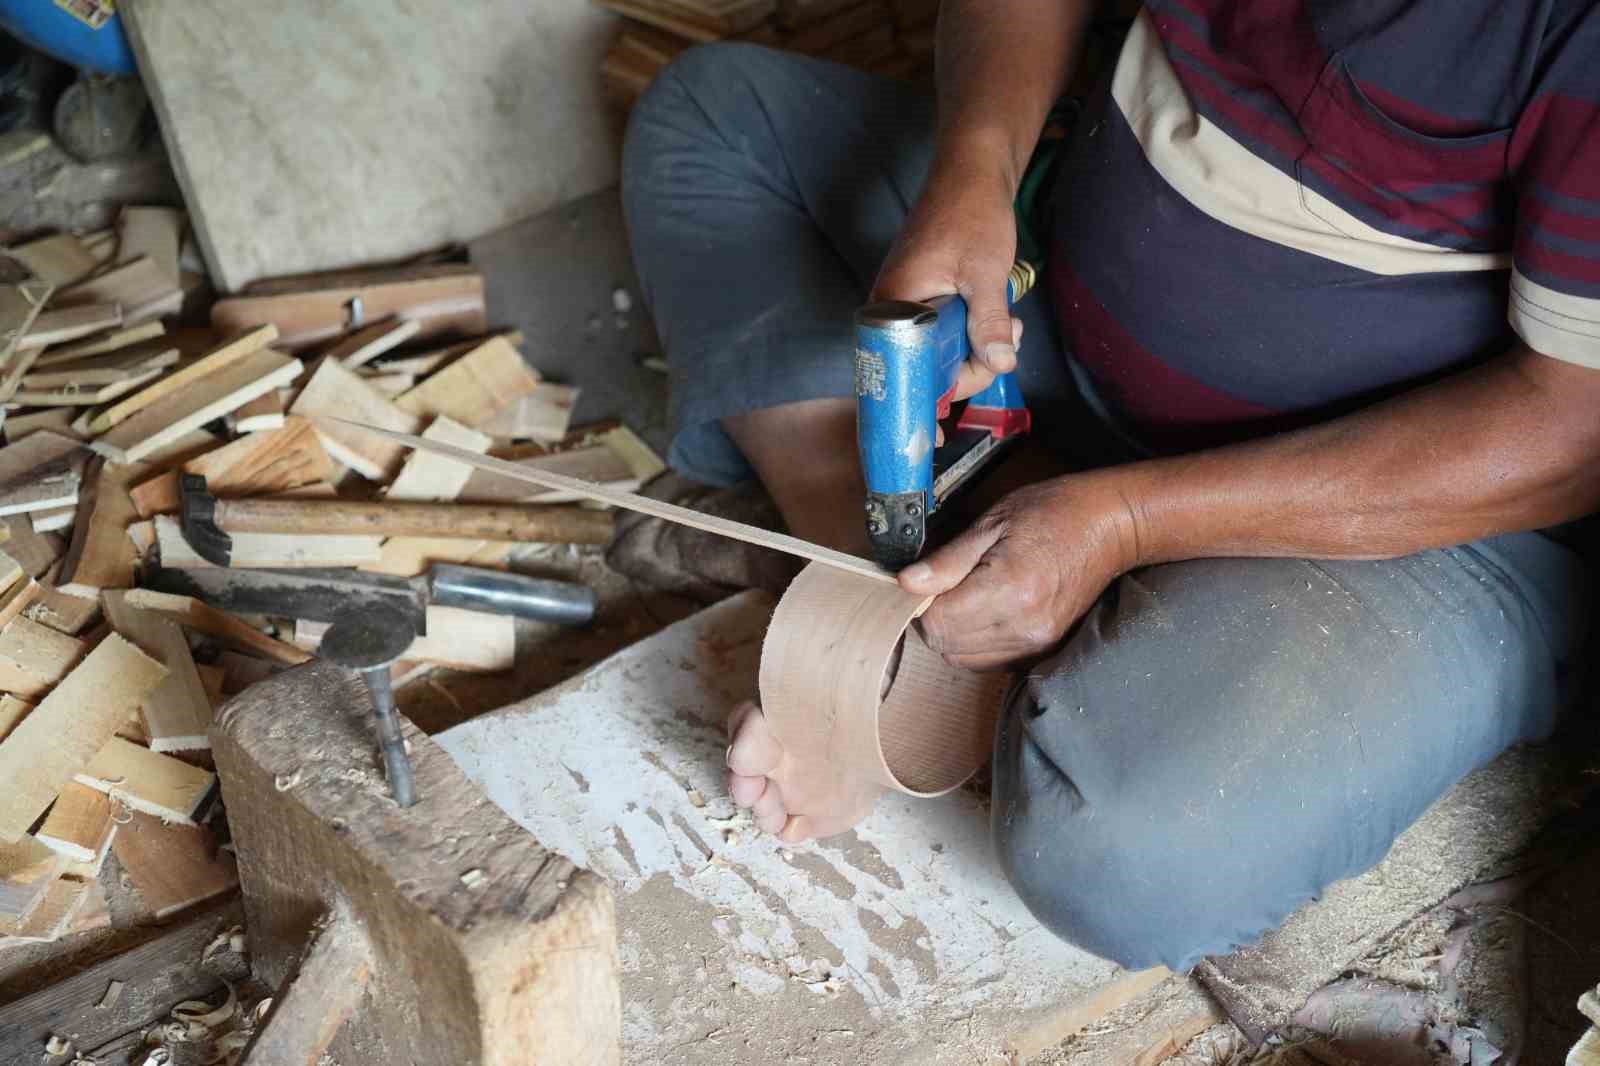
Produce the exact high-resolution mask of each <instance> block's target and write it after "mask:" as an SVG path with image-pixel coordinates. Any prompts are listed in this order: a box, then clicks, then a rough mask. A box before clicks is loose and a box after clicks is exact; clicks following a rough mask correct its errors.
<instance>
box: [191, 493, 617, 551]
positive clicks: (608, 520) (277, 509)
mask: <svg viewBox="0 0 1600 1066" xmlns="http://www.w3.org/2000/svg"><path fill="white" fill-rule="evenodd" d="M612 521H613V518H612V515H611V513H610V512H608V511H596V510H592V509H590V508H586V507H568V506H549V505H546V506H539V505H527V506H502V505H498V504H452V503H411V502H405V503H399V502H397V503H382V502H379V503H363V502H360V501H356V500H338V501H324V500H253V499H246V500H218V501H217V505H216V524H217V526H218V527H219V528H221V529H222V530H223V531H224V532H228V533H306V534H311V533H332V534H345V535H350V534H354V535H371V536H379V537H460V538H462V539H465V540H505V541H536V542H543V543H548V544H604V543H606V542H607V541H609V540H610V539H611V526H612Z"/></svg>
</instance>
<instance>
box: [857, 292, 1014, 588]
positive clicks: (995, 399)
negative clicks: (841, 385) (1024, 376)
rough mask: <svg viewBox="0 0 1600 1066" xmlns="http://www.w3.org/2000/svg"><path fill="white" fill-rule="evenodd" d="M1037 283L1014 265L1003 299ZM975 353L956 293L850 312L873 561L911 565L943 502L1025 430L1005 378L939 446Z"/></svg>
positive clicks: (966, 410) (977, 399)
mask: <svg viewBox="0 0 1600 1066" xmlns="http://www.w3.org/2000/svg"><path fill="white" fill-rule="evenodd" d="M1034 279H1035V272H1034V269H1033V267H1032V266H1030V265H1028V264H1027V263H1022V262H1019V263H1017V264H1016V265H1015V266H1014V267H1013V268H1012V271H1011V275H1010V277H1009V279H1008V282H1007V298H1008V299H1009V300H1010V301H1012V302H1015V301H1016V300H1019V299H1021V298H1022V297H1023V296H1024V295H1025V294H1026V293H1027V292H1028V290H1029V289H1031V288H1032V287H1033V283H1034ZM971 354H972V346H971V343H970V341H969V340H968V338H967V305H966V302H965V301H964V300H962V299H961V297H959V296H941V297H938V298H937V299H934V300H930V301H927V302H925V303H921V302H915V301H908V300H886V301H879V302H877V303H872V304H868V305H867V306H865V307H863V308H861V309H860V310H859V311H857V312H856V353H855V360H856V362H855V371H856V373H855V379H856V380H855V385H856V434H857V441H858V444H859V447H860V451H861V469H862V473H863V475H864V476H865V478H866V484H867V497H866V516H865V517H866V523H867V534H868V537H869V538H870V539H871V542H872V548H873V555H874V557H875V558H876V559H877V561H878V562H879V563H880V564H881V565H883V566H885V567H887V568H889V569H899V568H901V567H903V566H906V565H908V564H909V563H911V562H914V561H915V560H916V559H917V557H918V556H920V555H921V554H922V549H923V546H924V545H925V544H926V543H927V526H928V520H929V518H930V517H931V516H933V515H934V514H935V513H936V512H937V511H938V509H939V507H940V505H941V504H943V503H944V501H945V500H947V499H949V498H950V496H951V495H953V494H954V493H955V492H956V491H957V490H958V489H959V488H960V487H961V486H962V485H963V484H965V483H966V482H967V481H968V480H970V479H971V478H972V476H973V475H974V474H976V473H977V472H978V471H979V470H980V469H982V467H983V466H984V465H985V464H986V463H987V462H989V460H991V459H992V458H993V457H994V456H995V454H996V453H997V452H998V451H999V449H1000V448H1001V447H1002V446H1003V445H1004V444H1006V443H1008V442H1010V441H1012V440H1014V439H1015V438H1017V437H1019V436H1021V435H1022V434H1023V433H1026V432H1027V431H1028V429H1029V428H1030V425H1031V418H1030V415H1029V413H1028V409H1027V407H1026V406H1024V404H1023V399H1022V390H1021V389H1020V388H1019V387H1018V385H1017V382H1016V378H1015V376H1014V375H1013V374H1002V375H1000V376H999V377H997V378H995V380H994V381H993V383H991V384H990V385H989V387H988V388H986V389H984V390H983V391H982V392H980V393H978V394H977V395H976V396H973V397H972V398H971V399H969V400H968V401H967V402H966V404H965V406H964V407H963V408H962V410H961V413H960V416H959V417H958V418H957V419H956V424H955V426H954V427H952V428H951V430H950V431H949V432H948V433H947V434H946V436H945V443H944V445H942V446H937V447H936V445H935V442H936V440H937V439H938V429H939V423H940V421H942V420H943V419H945V418H948V417H949V416H950V413H951V410H952V407H953V405H954V402H955V386H956V382H957V380H958V378H959V376H960V373H961V365H962V363H964V362H965V361H966V359H967V358H968V356H970V355H971Z"/></svg>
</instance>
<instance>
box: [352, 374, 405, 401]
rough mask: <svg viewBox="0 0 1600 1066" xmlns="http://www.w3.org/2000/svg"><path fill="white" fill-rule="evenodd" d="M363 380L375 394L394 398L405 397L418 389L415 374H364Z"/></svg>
mask: <svg viewBox="0 0 1600 1066" xmlns="http://www.w3.org/2000/svg"><path fill="white" fill-rule="evenodd" d="M361 380H362V381H365V382H366V383H367V387H368V388H370V389H372V390H373V391H374V392H378V393H381V394H382V395H384V396H387V397H390V398H393V397H396V396H403V395H405V394H406V393H408V392H410V391H411V390H412V389H414V388H416V385H417V376H416V375H415V374H365V373H364V374H362V375H361Z"/></svg>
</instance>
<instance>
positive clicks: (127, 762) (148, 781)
mask: <svg viewBox="0 0 1600 1066" xmlns="http://www.w3.org/2000/svg"><path fill="white" fill-rule="evenodd" d="M37 713H38V712H35V714H37ZM216 779H217V776H216V775H215V774H213V773H212V772H211V771H209V770H202V769H200V768H199V767H197V766H190V765H189V764H188V763H186V762H184V761H183V760H181V759H174V758H173V757H172V756H170V755H163V754H161V753H160V752H155V751H151V750H150V749H149V748H142V747H140V746H139V745H137V744H133V743H130V742H128V741H126V740H123V739H122V738H121V737H117V736H113V737H111V738H110V739H109V740H107V741H106V743H105V745H104V746H103V747H102V748H101V749H100V750H99V751H98V752H96V753H95V755H94V758H92V759H90V760H89V762H88V764H87V765H85V766H84V767H83V768H81V769H80V770H78V771H77V773H75V774H74V775H73V780H75V781H77V782H78V783H80V784H84V785H88V786H89V787H90V788H94V789H99V790H100V791H101V792H106V793H110V794H111V796H112V798H113V799H114V800H117V801H119V802H121V803H125V804H127V805H128V806H129V807H131V808H132V809H133V810H136V811H143V812H144V813H146V814H153V815H155V816H156V817H157V818H164V819H166V820H168V821H172V822H182V823H184V824H185V825H193V824H194V814H195V812H196V811H198V810H199V809H200V804H201V803H203V802H204V801H205V798H206V795H207V794H208V793H209V792H210V791H211V786H212V785H213V784H214V783H215V782H216Z"/></svg>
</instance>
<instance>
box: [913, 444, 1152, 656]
mask: <svg viewBox="0 0 1600 1066" xmlns="http://www.w3.org/2000/svg"><path fill="white" fill-rule="evenodd" d="M1109 473H1110V472H1109V471H1105V472H1102V474H1109ZM1102 474H1091V475H1073V476H1069V477H1063V478H1056V479H1053V480H1051V481H1044V482H1040V483H1038V484H1034V485H1029V486H1027V487H1025V488H1022V489H1019V490H1017V491H1016V492H1013V493H1011V494H1010V495H1009V496H1006V497H1005V498H1004V499H1002V500H1001V501H1000V502H999V503H998V504H996V505H995V506H994V507H992V508H990V509H989V511H988V512H986V513H985V514H984V515H983V517H982V518H980V519H978V521H977V522H976V523H974V524H973V526H972V527H971V528H970V529H968V530H967V531H966V532H965V533H963V534H961V535H960V536H959V537H957V538H956V539H955V540H953V541H951V542H950V543H949V544H947V545H945V546H944V547H942V548H940V549H938V550H937V551H934V552H932V553H930V554H929V555H928V557H927V558H925V559H923V560H922V561H920V562H918V563H914V564H912V565H911V566H908V567H906V569H905V570H903V571H901V573H900V586H901V587H902V588H904V589H905V590H906V591H907V592H911V593H914V594H916V595H920V596H936V597H937V599H935V600H934V601H933V604H932V605H931V606H929V608H928V610H927V611H926V612H925V613H924V614H923V616H922V618H921V627H922V634H923V637H924V639H925V640H927V642H928V646H929V647H931V648H933V649H934V650H935V651H937V652H939V653H940V654H941V655H943V656H944V657H945V659H947V660H948V661H949V662H951V663H952V664H954V665H956V666H964V667H967V668H968V669H972V670H992V669H998V668H1003V667H1006V666H1009V665H1011V664H1013V663H1016V662H1018V661H1021V660H1025V659H1029V658H1032V657H1034V656H1037V655H1041V654H1043V653H1045V652H1047V651H1049V650H1050V649H1052V648H1053V647H1055V645H1056V644H1057V643H1058V642H1059V641H1060V640H1061V638H1062V636H1063V635H1064V634H1065V633H1066V631H1067V630H1068V629H1069V628H1070V627H1071V626H1072V624H1073V623H1074V622H1076V621H1077V620H1078V619H1079V618H1080V617H1081V616H1082V615H1083V613H1084V612H1085V611H1087V610H1088V609H1089V607H1090V606H1091V605H1092V604H1093V603H1094V601H1095V600H1096V599H1097V598H1098V597H1099V595H1100V593H1101V592H1103V591H1104V590H1105V588H1106V586H1107V585H1109V584H1110V583H1111V582H1112V581H1114V580H1116V578H1117V577H1118V576H1120V575H1121V574H1123V573H1124V572H1126V571H1127V570H1129V569H1132V567H1133V566H1135V565H1137V562H1138V559H1137V556H1138V548H1137V536H1136V525H1135V518H1134V514H1133V509H1132V507H1131V506H1130V505H1129V503H1128V501H1127V499H1126V498H1125V497H1124V495H1123V494H1122V493H1121V492H1119V491H1117V490H1116V488H1115V487H1114V485H1111V484H1108V481H1109V479H1108V478H1106V477H1104V476H1102Z"/></svg>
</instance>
